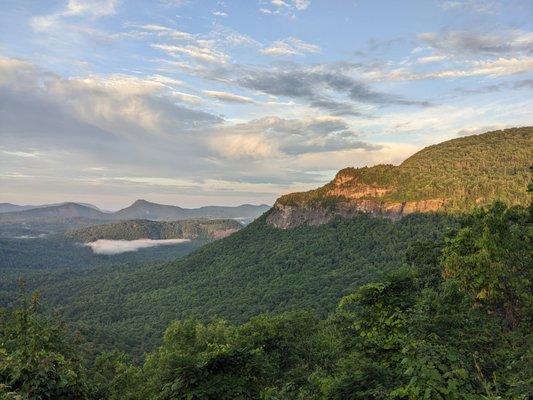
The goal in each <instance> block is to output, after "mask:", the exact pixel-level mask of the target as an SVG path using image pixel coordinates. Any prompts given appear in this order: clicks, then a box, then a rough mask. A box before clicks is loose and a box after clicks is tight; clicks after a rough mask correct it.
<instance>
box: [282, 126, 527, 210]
mask: <svg viewBox="0 0 533 400" xmlns="http://www.w3.org/2000/svg"><path fill="white" fill-rule="evenodd" d="M531 148H533V127H523V128H512V129H506V130H503V131H494V132H488V133H484V134H482V135H472V136H467V137H463V138H458V139H453V140H449V141H447V142H443V143H439V144H437V145H434V146H429V147H426V148H425V149H423V150H421V151H419V152H418V153H416V154H414V155H413V156H411V157H409V158H408V159H407V160H405V161H404V162H403V163H402V164H400V165H399V166H393V165H376V166H373V167H370V168H369V167H363V168H346V169H343V170H341V171H339V173H338V174H337V178H342V179H343V180H346V183H343V184H341V186H340V187H337V189H343V190H348V191H358V190H359V189H361V188H364V187H372V188H379V189H384V190H386V193H385V194H384V195H383V196H382V197H379V198H378V200H379V201H389V202H405V201H418V200H429V199H441V200H445V209H446V210H447V211H453V212H457V211H470V210H472V209H473V208H474V207H477V206H479V205H487V204H490V203H491V202H492V201H493V200H497V199H499V200H501V201H503V202H505V203H506V204H520V205H527V204H528V203H529V195H528V194H527V191H526V187H527V185H528V183H529V180H530V173H529V167H530V164H531ZM332 188H333V183H328V184H327V185H325V186H323V187H321V188H318V189H315V190H311V191H309V192H304V193H292V194H288V195H285V196H282V197H281V198H280V199H279V200H278V202H279V203H281V204H286V205H296V204H299V205H301V204H309V205H317V204H323V203H328V202H332V201H333V202H334V203H336V202H339V201H341V200H343V197H339V196H338V195H335V196H333V195H331V194H330V193H329V192H330V190H331V189H332ZM363 198H372V196H370V195H368V196H366V197H363Z"/></svg>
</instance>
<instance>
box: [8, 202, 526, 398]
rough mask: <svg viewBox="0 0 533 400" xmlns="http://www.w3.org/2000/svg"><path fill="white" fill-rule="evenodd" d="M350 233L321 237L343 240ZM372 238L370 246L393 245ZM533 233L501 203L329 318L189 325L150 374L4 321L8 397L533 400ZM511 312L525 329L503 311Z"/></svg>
mask: <svg viewBox="0 0 533 400" xmlns="http://www.w3.org/2000/svg"><path fill="white" fill-rule="evenodd" d="M413 218H414V217H413ZM414 220H416V218H414ZM364 221H365V219H360V220H358V223H359V224H363V225H364ZM368 221H375V223H376V224H380V223H383V224H385V225H383V226H381V228H380V229H383V227H384V226H387V227H391V226H392V227H394V228H393V229H394V231H393V232H394V233H400V232H402V231H403V230H404V229H407V230H409V231H410V233H411V237H415V236H416V235H413V233H420V232H424V230H422V229H421V227H420V226H419V225H417V224H414V225H413V220H411V222H410V224H408V225H401V224H399V223H397V224H394V223H392V222H390V221H387V222H384V221H382V220H370V219H369V220H368ZM378 221H381V222H378ZM437 221H438V220H437ZM418 222H419V223H420V220H418ZM425 222H426V223H427V222H428V220H426V221H425ZM433 222H435V220H434V221H433ZM448 222H449V220H448ZM343 223H346V224H349V222H348V221H344V222H342V221H335V222H334V223H332V225H330V226H329V227H328V226H325V227H323V228H322V229H323V230H322V231H320V232H322V233H325V232H328V230H329V229H332V228H333V227H334V228H335V229H334V230H339V231H340V232H342V231H343V229H344V228H346V229H347V227H348V226H349V225H345V226H344V228H343V225H342V224H343ZM389 224H392V225H389ZM427 225H429V224H423V225H422V226H424V227H426V226H427ZM255 227H256V229H265V226H264V225H260V226H257V225H256V226H255ZM339 227H340V229H339ZM408 227H409V228H408ZM365 228H367V232H366V235H367V236H371V235H376V232H381V231H380V230H376V231H370V230H368V226H365ZM530 228H531V214H530V213H529V212H528V210H526V209H524V208H517V207H513V208H508V207H505V206H504V205H502V204H500V203H495V204H494V205H493V206H491V207H490V208H488V209H486V210H479V211H477V212H475V213H473V214H471V215H469V216H466V217H465V218H464V219H463V220H462V221H461V225H460V227H459V229H458V230H457V231H456V232H450V233H449V236H448V237H447V238H446V239H444V238H442V237H441V236H440V235H437V236H436V238H435V239H434V240H433V241H431V240H428V237H427V236H426V235H419V236H418V239H417V240H416V241H411V242H410V243H409V244H408V245H404V250H403V252H402V257H394V258H392V260H393V261H395V262H396V267H395V268H389V269H388V270H385V269H383V270H381V272H380V273H379V274H377V273H376V274H375V275H373V277H372V279H369V280H368V281H367V282H364V283H362V282H361V283H360V284H359V285H357V287H355V288H354V289H353V290H352V293H351V294H346V295H345V296H344V297H342V298H341V299H340V301H339V302H338V306H337V307H336V309H334V310H333V311H332V312H331V313H330V314H329V316H328V317H326V318H324V319H320V316H317V315H316V314H315V313H310V312H305V311H288V312H283V313H277V314H272V313H268V314H264V315H260V316H255V317H252V318H250V319H248V320H245V321H242V322H241V323H240V324H235V323H232V322H225V321H223V320H220V319H217V320H213V321H211V322H202V321H198V319H190V318H189V319H180V320H176V321H174V322H172V323H171V324H170V325H169V326H168V328H167V330H166V332H165V335H164V340H163V342H162V344H161V345H160V346H159V347H158V348H157V349H155V350H153V351H151V352H149V353H148V354H147V355H146V357H145V360H144V362H142V363H140V364H132V363H131V361H130V360H129V357H128V356H126V355H125V354H123V353H121V352H117V351H114V352H106V353H103V354H101V355H100V356H98V357H96V358H93V357H90V354H88V353H87V345H86V344H84V343H83V342H82V340H81V338H80V340H78V342H77V343H76V347H74V346H73V342H72V341H71V340H70V339H69V334H68V333H67V332H66V331H65V330H64V329H63V328H61V325H58V324H57V323H53V322H52V321H50V320H49V319H47V318H44V317H42V316H40V315H38V314H37V313H35V306H34V304H35V302H26V303H25V305H24V306H23V307H22V308H21V309H18V310H14V311H8V310H2V313H1V318H0V322H2V324H0V396H2V398H7V399H16V398H22V399H26V398H35V399H37V398H43V399H46V398H59V399H61V398H65V399H66V398H69V399H70V398H80V399H113V400H116V399H130V400H141V399H142V400H144V399H161V400H163V399H169V400H170V399H199V400H200V399H202V400H203V399H205V400H209V399H269V400H272V399H301V400H303V399H320V400H341V399H342V400H349V399H387V400H393V399H395V400H398V399H401V400H419V399H431V400H433V399H437V400H439V399H441V400H448V399H451V400H454V399H457V400H459V399H470V400H497V399H512V400H526V399H528V398H529V396H530V393H531V392H532V388H533V380H532V378H531V377H532V376H533V373H532V370H533V362H532V359H531V343H532V337H531V320H530V316H531V312H530V311H531V307H530V305H531V300H532V293H531V289H530V285H529V284H528V282H529V279H530V278H531V277H530V275H529V274H531V271H530V270H531V268H528V266H529V267H530V266H531V264H526V265H522V264H519V265H517V263H520V262H522V261H523V262H529V261H527V260H528V259H527V258H526V259H525V260H522V258H523V257H529V256H530V255H531V254H530V253H531V251H530V250H531V247H530V246H531V241H530V236H529V234H530V232H531V231H530ZM268 229H270V228H268ZM298 229H299V230H300V233H299V235H302V234H303V233H305V232H307V230H306V229H310V228H305V227H301V228H298ZM298 229H297V230H295V231H293V232H292V234H293V235H294V234H295V233H294V232H296V231H298ZM350 229H354V227H353V226H352V227H350ZM243 232H244V234H246V230H245V231H242V232H241V233H240V234H241V235H242V234H243ZM258 232H261V233H262V235H263V236H262V237H263V238H268V232H267V231H264V230H259V231H256V232H255V233H256V234H257V233H258ZM287 234H290V233H287ZM389 234H390V232H389ZM291 237H293V236H291ZM294 237H296V238H297V237H298V235H296V236H294ZM302 237H304V238H306V239H308V237H306V236H305V235H304V236H302ZM326 237H327V236H326ZM378 237H380V236H379V235H378ZM338 238H342V235H341V236H339V237H338ZM352 238H353V236H352ZM243 240H245V238H242V237H241V238H240V239H239V242H240V241H243ZM389 242H390V240H389ZM219 243H224V242H219ZM324 243H328V242H327V241H326V242H324ZM214 245H216V243H215V244H212V245H211V246H214ZM285 245H286V243H285ZM366 245H368V243H366ZM381 245H382V244H381ZM313 246H316V243H313ZM313 248H314V249H315V250H316V249H318V248H317V247H313ZM377 248H379V246H375V247H374V248H373V249H374V250H376V249H377ZM327 251H328V254H329V252H330V249H328V250H327ZM198 253H201V251H200V252H198ZM320 254H322V253H320ZM348 254H351V253H348ZM479 254H483V256H482V257H479ZM248 256H249V255H248ZM314 257H317V254H315V255H314ZM308 259H309V257H308ZM487 260H488V261H487ZM309 265H310V264H309ZM494 270H496V272H497V273H496V275H493V273H494ZM256 273H257V272H256ZM487 276H488V277H489V278H487ZM521 279H526V282H525V283H524V282H521ZM316 290H317V289H315V293H314V294H315V296H316V295H317V294H318V296H320V294H319V292H317V291H316ZM481 290H484V291H485V292H486V293H487V296H483V298H480V296H479V292H480V291H481ZM212 293H214V291H213V290H212V291H211V292H210V294H212ZM511 300H512V301H513V303H512V304H513V305H514V306H515V307H516V308H515V311H517V312H516V313H515V314H514V315H515V316H518V317H517V318H515V319H513V323H509V319H508V313H507V312H504V311H505V310H506V307H507V303H506V301H511ZM89 349H90V346H89ZM43 377H44V378H43ZM17 396H19V397H17Z"/></svg>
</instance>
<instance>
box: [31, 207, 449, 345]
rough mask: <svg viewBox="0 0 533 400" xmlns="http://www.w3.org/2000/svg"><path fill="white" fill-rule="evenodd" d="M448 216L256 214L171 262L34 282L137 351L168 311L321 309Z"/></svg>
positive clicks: (230, 314) (204, 314) (74, 317)
mask: <svg viewBox="0 0 533 400" xmlns="http://www.w3.org/2000/svg"><path fill="white" fill-rule="evenodd" d="M454 225H455V221H454V220H453V219H451V218H450V217H448V216H443V215H433V214H427V215H411V216H408V217H406V218H404V219H402V220H401V221H398V222H394V221H391V220H388V219H381V218H380V219H376V218H370V217H368V216H366V215H361V216H357V217H355V218H352V219H339V220H335V221H331V222H330V223H328V224H324V225H321V226H319V227H310V226H300V227H298V228H296V229H290V230H279V229H276V228H274V227H272V226H270V225H268V224H267V223H266V221H265V217H264V216H262V217H260V218H259V219H257V220H256V221H254V222H253V223H252V224H250V225H248V226H247V227H245V228H243V229H241V230H240V231H238V232H236V233H234V234H232V235H230V236H229V237H227V238H224V239H221V240H217V241H215V242H213V243H210V244H206V245H205V246H203V247H201V248H200V249H198V250H197V251H195V252H193V253H191V254H189V255H188V256H187V257H186V258H184V259H181V260H178V261H175V262H173V263H170V264H166V265H156V266H154V265H150V264H148V265H146V266H145V267H142V266H139V267H136V268H131V267H127V268H120V269H117V268H115V267H112V268H111V267H109V268H102V269H95V270H92V271H91V272H86V271H85V272H84V273H83V275H80V276H78V275H77V274H76V273H75V272H74V273H73V275H72V276H70V277H69V276H65V274H59V275H57V276H56V275H55V274H54V273H53V272H51V271H49V272H47V275H46V276H43V277H42V278H39V277H34V280H33V282H34V283H33V284H34V285H35V286H34V287H38V288H39V290H40V291H41V293H42V295H43V299H44V300H45V301H46V303H47V305H48V306H49V307H52V308H54V309H56V310H58V311H59V312H60V314H61V315H63V316H64V317H65V318H66V319H67V321H70V322H73V323H76V324H80V325H81V326H82V327H85V326H87V327H90V328H88V329H87V335H89V336H91V337H93V336H94V335H95V329H96V331H97V335H102V337H105V338H106V342H107V344H106V347H110V343H111V342H113V343H114V344H115V345H117V346H121V347H124V348H125V349H128V350H129V351H133V352H138V351H139V350H141V349H148V348H153V347H154V346H155V345H156V344H158V343H159V338H160V334H161V332H162V330H163V329H164V327H165V326H166V325H167V324H168V323H170V322H171V321H172V320H174V319H176V318H197V319H201V320H204V321H209V320H211V319H215V318H217V317H224V318H227V319H229V320H231V321H235V322H243V321H246V320H248V319H249V318H250V317H253V316H254V315H258V314H260V313H264V312H281V311H286V310H292V309H295V308H306V309H311V310H315V311H317V312H318V313H319V314H320V315H325V314H327V313H328V312H330V311H332V310H333V309H334V308H335V306H336V304H337V302H338V300H339V299H340V298H341V297H342V296H343V295H345V294H347V293H350V292H351V291H353V290H354V289H355V288H357V287H358V286H360V285H362V284H364V283H367V282H371V281H372V280H374V279H376V278H377V277H378V276H380V275H381V274H383V273H384V272H386V271H390V270H394V269H396V268H398V267H399V266H401V265H402V262H403V261H402V260H403V258H404V256H405V254H406V251H407V250H408V248H409V246H410V244H409V243H410V242H411V241H416V240H422V241H426V242H427V241H428V240H430V241H438V240H439V239H440V238H442V236H443V234H444V233H445V232H446V231H447V230H448V229H449V228H450V227H451V226H454ZM88 239H92V238H91V237H88ZM102 276H105V277H106V279H102ZM96 327H97V328H96ZM115 341H118V343H116V342H115Z"/></svg>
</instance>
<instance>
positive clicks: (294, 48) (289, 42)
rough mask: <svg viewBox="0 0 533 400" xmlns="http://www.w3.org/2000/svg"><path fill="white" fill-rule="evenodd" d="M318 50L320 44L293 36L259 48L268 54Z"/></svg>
mask: <svg viewBox="0 0 533 400" xmlns="http://www.w3.org/2000/svg"><path fill="white" fill-rule="evenodd" d="M320 51H321V49H320V46H317V45H314V44H310V43H306V42H304V41H302V40H300V39H298V38H295V37H290V38H287V39H284V40H278V41H276V42H274V43H272V45H270V46H268V47H266V48H264V49H261V53H262V54H265V55H269V56H292V55H303V54H305V53H319V52H320Z"/></svg>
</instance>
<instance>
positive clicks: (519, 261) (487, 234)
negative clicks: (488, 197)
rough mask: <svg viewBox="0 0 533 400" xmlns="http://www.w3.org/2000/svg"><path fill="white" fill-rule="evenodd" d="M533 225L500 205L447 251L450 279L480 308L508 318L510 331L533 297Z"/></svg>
mask: <svg viewBox="0 0 533 400" xmlns="http://www.w3.org/2000/svg"><path fill="white" fill-rule="evenodd" d="M532 222H533V221H532V220H531V218H530V215H528V212H527V210H525V209H523V208H520V207H513V208H507V207H506V206H505V205H504V204H502V203H495V204H493V205H492V206H491V207H490V208H489V209H488V210H484V209H481V210H479V211H477V212H476V213H474V214H473V215H472V216H471V217H470V218H469V219H468V220H467V222H466V226H465V227H463V228H462V229H460V230H459V232H458V234H457V235H456V236H455V237H454V238H452V239H450V240H449V241H448V243H447V246H446V249H445V251H444V259H443V266H444V273H445V275H446V276H449V277H454V278H455V279H457V280H458V281H459V282H460V283H461V287H462V288H463V289H464V290H465V291H467V292H468V293H469V294H471V295H472V296H473V297H474V298H476V299H477V300H478V301H479V303H480V304H483V305H485V306H487V307H489V308H490V309H492V310H495V311H497V312H500V313H502V314H504V315H505V318H506V320H507V322H508V323H509V325H510V326H511V327H514V326H515V325H516V324H517V320H518V319H519V318H520V317H521V315H520V314H521V310H523V309H524V307H525V306H526V302H527V299H528V298H530V295H531V285H532V283H533V270H532V268H531V266H532V265H533V225H532ZM522 314H523V312H522Z"/></svg>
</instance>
